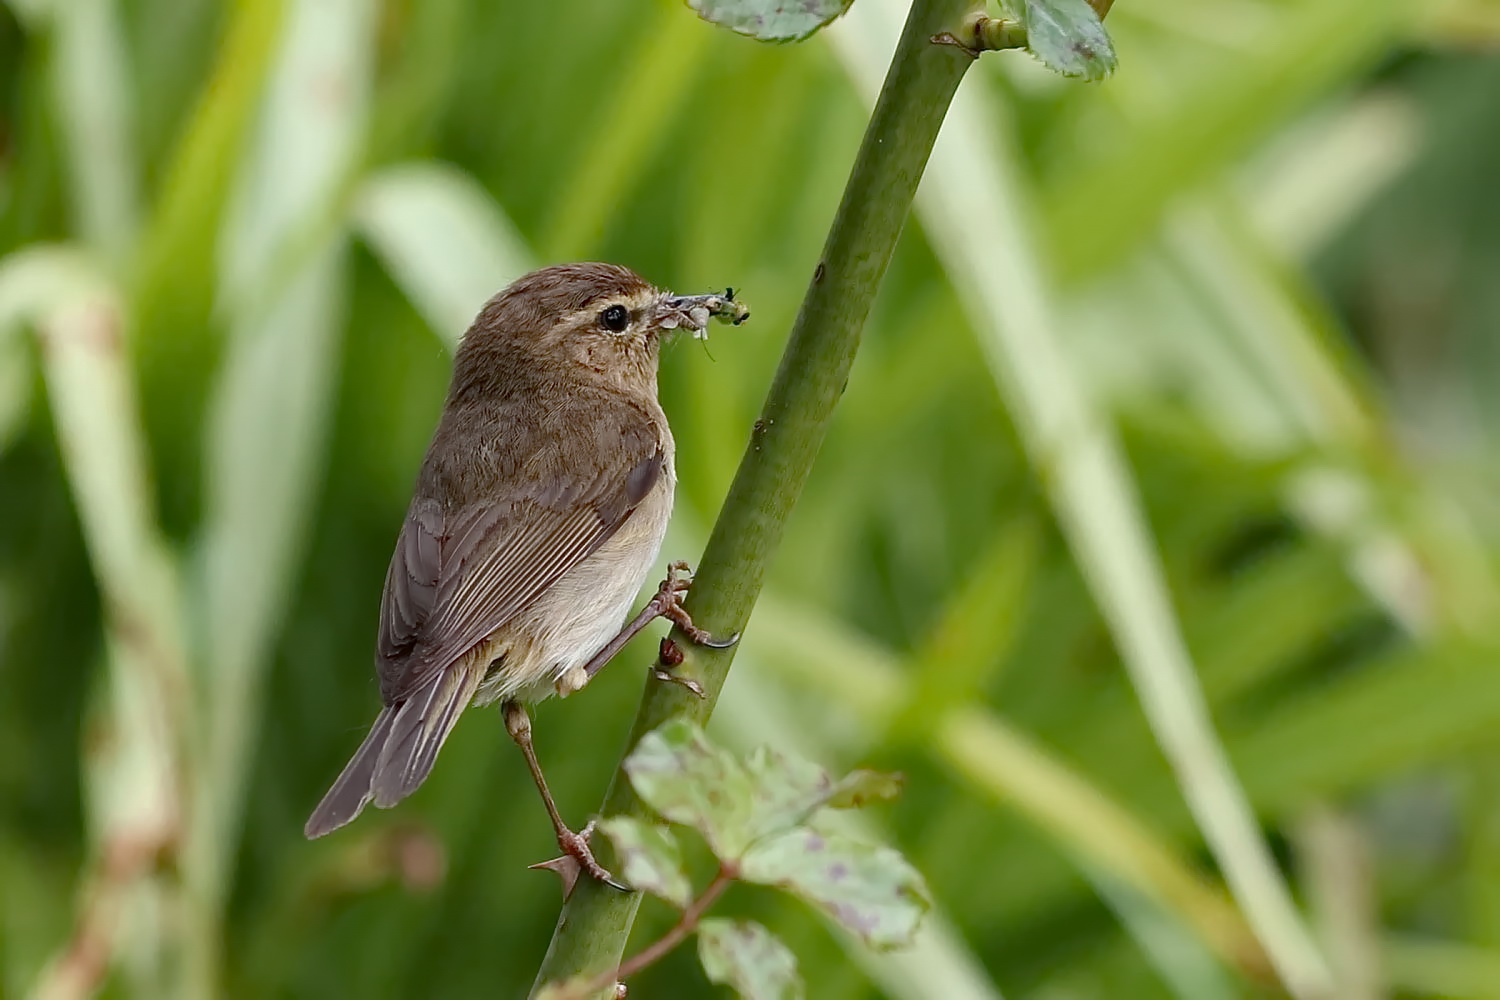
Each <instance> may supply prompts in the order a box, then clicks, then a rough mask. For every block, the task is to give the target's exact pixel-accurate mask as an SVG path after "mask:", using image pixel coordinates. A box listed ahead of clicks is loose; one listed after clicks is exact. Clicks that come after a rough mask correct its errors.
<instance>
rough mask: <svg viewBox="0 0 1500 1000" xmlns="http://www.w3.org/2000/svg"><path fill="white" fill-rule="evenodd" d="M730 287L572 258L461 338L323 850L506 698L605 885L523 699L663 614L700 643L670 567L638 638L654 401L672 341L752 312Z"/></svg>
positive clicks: (511, 720)
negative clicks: (479, 710)
mask: <svg viewBox="0 0 1500 1000" xmlns="http://www.w3.org/2000/svg"><path fill="white" fill-rule="evenodd" d="M733 298H734V295H733V291H732V290H731V291H729V292H726V293H725V294H723V295H697V296H677V295H673V294H671V293H669V292H663V291H659V290H658V289H656V288H653V287H652V286H651V285H650V284H648V283H647V282H646V281H645V280H644V279H642V278H641V277H640V276H639V275H637V274H636V273H635V272H633V271H631V270H629V269H628V268H624V267H619V266H616V265H613V264H597V263H587V264H566V265H561V266H557V267H548V268H543V269H542V270H540V271H534V272H532V273H531V274H528V275H526V276H525V277H523V278H520V279H519V280H517V281H516V282H515V283H514V284H512V285H511V286H510V287H509V288H507V289H505V290H504V291H503V292H501V293H500V294H499V295H496V296H495V297H494V298H493V299H491V300H490V301H489V302H487V303H486V304H485V306H484V308H483V309H482V310H481V311H480V313H479V315H478V317H477V318H476V319H475V320H474V323H473V325H472V326H470V327H469V330H468V332H467V333H466V334H465V335H464V338H463V342H462V343H461V345H460V346H459V349H458V354H457V356H456V357H455V359H454V365H453V381H452V384H451V386H450V387H449V390H448V398H447V402H446V404H445V405H444V408H443V414H442V418H441V420H440V422H439V423H438V428H437V432H436V433H435V434H434V435H433V439H432V444H431V445H430V446H429V447H428V449H427V456H426V458H425V459H424V461H423V463H422V470H421V473H420V475H419V476H418V478H417V486H416V493H415V496H413V498H412V502H411V507H410V509H409V510H408V511H407V514H406V521H405V523H404V524H403V525H402V526H401V534H400V537H399V538H398V539H397V540H396V551H395V553H394V554H393V555H392V556H391V565H390V569H389V571H388V572H387V574H386V580H385V592H384V594H383V596H382V598H381V605H380V627H379V636H378V640H377V645H376V652H375V670H376V673H377V674H378V676H379V678H380V694H381V699H382V701H383V702H384V708H382V709H381V711H380V714H379V716H377V717H376V719H375V724H374V726H373V727H372V728H371V730H370V734H369V735H368V736H367V737H365V741H364V743H363V744H362V745H361V746H360V748H359V750H358V751H357V752H356V753H355V754H354V758H353V759H352V760H350V761H349V763H348V765H347V766H346V767H345V768H344V771H343V773H342V774H340V775H339V777H338V780H337V781H335V782H334V784H333V787H332V788H331V789H330V790H329V792H328V794H327V795H326V796H324V798H323V801H322V802H321V803H319V805H318V807H317V809H315V810H314V811H313V814H312V816H311V818H309V819H308V821H307V826H306V827H305V830H304V832H305V833H306V834H307V836H308V837H320V836H322V835H323V834H325V833H328V832H329V831H331V830H335V829H337V828H338V827H341V826H343V825H344V824H345V823H348V822H350V821H351V820H353V819H354V818H355V817H356V816H358V815H359V813H360V811H361V810H362V809H363V808H364V807H365V804H366V803H368V802H372V801H373V802H374V803H375V805H376V806H378V807H380V808H388V807H390V806H393V805H395V804H396V803H397V802H399V801H401V800H402V799H404V798H405V797H406V796H408V795H410V794H411V793H412V792H413V791H415V790H416V788H417V786H418V785H420V784H421V783H422V782H423V780H424V779H426V777H427V775H428V774H429V773H431V771H432V766H433V763H434V761H435V760H436V759H437V754H438V751H439V750H440V749H441V748H442V745H443V741H444V740H445V739H446V738H447V736H448V734H449V732H451V731H452V729H453V725H454V723H455V722H457V721H458V717H459V714H460V713H461V712H462V711H463V710H464V709H465V708H466V707H467V706H469V705H470V704H474V705H485V704H489V703H491V702H494V701H500V702H502V704H503V708H504V716H505V722H506V728H507V730H508V731H509V732H510V734H511V737H512V738H513V739H514V740H515V741H516V743H517V744H518V745H519V746H520V748H521V751H522V753H523V754H524V755H525V757H526V762H527V765H528V767H529V768H530V770H531V774H532V777H533V779H534V780H535V781H536V785H537V788H538V790H539V791H540V792H541V795H542V801H543V803H544V804H545V805H546V808H547V812H548V815H549V816H550V817H551V820H552V824H553V826H554V828H555V829H556V831H557V838H558V844H559V846H561V848H562V849H563V851H564V855H565V856H571V857H572V858H574V859H576V860H577V862H578V864H579V865H580V866H581V867H582V868H583V869H585V870H587V871H589V872H590V873H591V874H593V875H594V876H595V877H597V878H601V879H606V880H609V875H608V873H607V872H605V871H604V870H603V869H602V868H601V867H600V866H599V865H598V863H597V862H596V861H595V860H594V858H593V855H592V853H591V852H590V851H589V848H588V843H587V830H585V832H584V834H583V835H579V834H576V833H574V832H573V831H572V830H570V829H569V828H568V827H567V825H566V824H564V823H563V821H562V818H561V816H560V815H559V814H558V811H557V807H556V805H555V804H554V803H553V800H552V795H551V793H550V792H549V791H548V789H547V783H546V780H545V779H544V778H543V777H542V771H541V767H540V765H539V764H538V763H537V759H536V754H535V752H534V750H533V748H532V745H531V724H530V720H529V719H528V718H527V715H526V710H525V708H524V707H523V705H524V704H525V703H527V702H534V701H538V700H541V699H543V698H546V697H548V696H550V695H551V694H552V693H553V692H554V691H555V692H556V693H558V694H559V695H567V694H569V693H571V692H573V691H576V690H578V689H579V688H581V687H583V685H584V684H586V683H588V681H589V679H590V678H591V677H592V676H593V675H594V674H595V673H597V672H598V670H599V669H600V668H601V667H603V666H604V664H605V663H606V662H608V660H609V658H610V657H611V656H613V655H614V654H615V653H617V652H618V651H619V650H620V648H621V647H623V646H624V644H625V642H626V641H628V640H629V639H630V638H631V636H633V635H634V634H635V633H636V632H638V631H640V630H641V628H643V627H644V626H645V625H646V624H648V623H649V622H650V621H651V620H652V619H654V618H656V617H658V616H666V617H668V618H670V619H671V620H673V621H674V622H676V623H677V624H678V625H679V626H681V627H682V628H683V629H684V631H685V632H686V633H687V634H688V635H689V637H690V638H692V639H693V640H694V641H696V642H702V643H707V644H714V645H728V644H730V643H732V642H733V641H734V638H730V639H729V640H727V641H725V642H723V643H719V642H717V641H716V640H714V639H713V638H712V637H711V636H709V635H708V634H707V633H705V632H703V631H701V630H699V629H697V628H694V627H693V625H692V622H691V620H689V619H688V617H687V614H686V612H684V611H683V609H682V606H681V604H680V595H681V593H682V591H683V590H685V589H686V581H685V580H684V579H682V578H681V577H680V576H679V575H678V571H679V570H680V569H685V566H682V564H674V566H673V567H672V571H671V572H669V573H668V576H667V579H666V581H664V582H663V584H662V586H661V588H660V589H659V590H658V592H657V594H656V596H655V597H654V598H652V599H651V601H650V602H649V603H648V604H647V605H646V607H645V609H643V610H642V611H641V613H640V614H638V615H637V616H636V617H635V618H634V619H633V620H632V621H631V622H630V623H629V624H628V625H626V626H625V628H624V629H621V623H622V622H623V620H624V618H625V616H626V614H627V613H628V612H629V610H630V605H631V602H632V601H633V600H634V599H635V595H636V594H637V593H638V592H639V591H640V588H641V585H642V584H643V583H645V580H646V577H647V575H648V574H649V573H650V571H651V567H652V565H653V564H654V563H655V561H656V557H657V553H658V551H659V550H660V548H661V542H662V537H663V535H665V533H666V529H667V518H668V516H669V515H670V514H671V511H672V492H673V486H674V484H675V482H676V474H675V471H674V468H673V461H672V459H673V442H672V433H671V431H670V430H669V429H668V427H667V419H666V415H665V414H664V413H663V412H662V409H661V406H660V405H659V404H658V403H657V400H656V368H657V356H658V354H659V350H660V344H661V337H662V335H663V333H664V332H665V331H669V330H674V329H678V328H687V329H690V330H692V331H693V332H694V335H695V336H696V335H700V334H701V332H702V331H703V329H704V327H705V326H706V324H707V322H708V320H709V318H710V317H712V316H719V317H723V318H727V319H729V320H731V321H732V322H735V323H738V322H741V321H743V320H744V319H746V318H748V316H749V313H748V311H746V310H745V309H744V308H743V306H742V305H740V304H739V303H736V302H734V301H733Z"/></svg>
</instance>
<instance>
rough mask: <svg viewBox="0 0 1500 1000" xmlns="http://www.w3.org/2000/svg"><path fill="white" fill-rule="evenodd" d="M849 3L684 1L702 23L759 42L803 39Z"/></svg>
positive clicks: (819, 0) (827, 0)
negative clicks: (707, 22)
mask: <svg viewBox="0 0 1500 1000" xmlns="http://www.w3.org/2000/svg"><path fill="white" fill-rule="evenodd" d="M851 3H853V0H799V2H797V3H787V2H786V0H688V6H689V7H691V8H693V10H695V11H697V12H698V16H699V17H701V18H703V19H704V20H705V21H712V22H713V23H714V24H719V25H723V26H724V27H726V28H728V29H729V30H731V31H736V32H738V33H740V34H741V35H749V36H750V37H751V38H758V39H760V40H761V41H763V42H794V41H797V40H798V39H801V38H806V37H807V36H808V35H811V34H812V33H813V32H815V31H817V30H818V29H819V28H821V27H823V26H824V25H825V24H828V23H829V22H830V21H832V20H833V19H834V18H836V17H838V16H839V15H840V14H842V13H843V12H844V11H846V10H848V9H849V4H851Z"/></svg>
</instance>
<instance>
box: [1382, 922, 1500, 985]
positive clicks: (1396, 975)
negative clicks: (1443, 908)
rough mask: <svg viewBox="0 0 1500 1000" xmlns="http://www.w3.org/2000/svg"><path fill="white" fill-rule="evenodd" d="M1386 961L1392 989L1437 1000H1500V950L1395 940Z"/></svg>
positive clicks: (1407, 938) (1388, 943)
mask: <svg viewBox="0 0 1500 1000" xmlns="http://www.w3.org/2000/svg"><path fill="white" fill-rule="evenodd" d="M1384 945H1385V946H1384V949H1383V955H1382V957H1383V959H1384V964H1385V967H1386V969H1387V971H1388V976H1389V978H1390V984H1391V986H1392V988H1394V989H1397V990H1400V991H1401V994H1402V995H1403V996H1412V997H1432V998H1434V1000H1500V951H1496V950H1495V949H1493V948H1478V947H1475V946H1474V945H1470V944H1464V943H1461V942H1457V941H1441V940H1431V939H1423V938H1418V937H1410V936H1401V937H1391V938H1388V939H1386V941H1385V942H1384Z"/></svg>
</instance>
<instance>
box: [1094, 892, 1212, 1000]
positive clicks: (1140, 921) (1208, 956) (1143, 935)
mask: <svg viewBox="0 0 1500 1000" xmlns="http://www.w3.org/2000/svg"><path fill="white" fill-rule="evenodd" d="M1083 870H1084V874H1085V875H1087V876H1088V878H1089V881H1090V882H1091V883H1092V884H1093V886H1094V891H1095V892H1097V893H1098V894H1099V897H1100V898H1101V899H1103V900H1104V901H1105V902H1106V903H1108V904H1109V907H1110V909H1112V910H1114V911H1115V914H1116V915H1117V916H1118V917H1119V918H1120V924H1121V925H1122V926H1123V927H1124V928H1125V929H1126V931H1128V932H1129V934H1130V936H1131V937H1133V938H1135V940H1136V943H1137V944H1138V945H1140V948H1141V950H1142V951H1143V952H1145V954H1146V956H1147V958H1148V959H1149V960H1150V962H1151V964H1152V965H1153V966H1155V967H1156V970H1157V971H1158V972H1159V973H1160V974H1161V977H1162V979H1163V980H1164V981H1165V982H1166V984H1167V985H1168V986H1169V987H1170V988H1171V989H1172V991H1173V992H1174V993H1175V994H1176V995H1177V997H1178V1000H1235V998H1236V997H1238V996H1240V992H1239V991H1238V990H1237V989H1236V988H1235V987H1234V986H1233V985H1232V984H1231V983H1230V981H1229V977H1228V976H1227V975H1225V973H1224V967H1223V966H1222V965H1220V964H1219V963H1218V962H1216V961H1214V956H1213V954H1212V953H1211V952H1210V951H1209V950H1208V949H1206V948H1204V947H1202V945H1201V943H1200V942H1198V941H1196V940H1194V938H1193V936H1192V934H1190V933H1189V932H1188V930H1187V929H1186V928H1185V927H1183V926H1182V924H1181V923H1179V922H1177V921H1176V920H1172V919H1170V916H1169V915H1168V914H1167V913H1165V912H1164V911H1163V910H1162V909H1161V908H1160V907H1159V906H1157V905H1156V904H1155V903H1154V902H1153V901H1152V900H1150V899H1149V898H1147V897H1144V896H1142V895H1140V894H1139V893H1138V892H1136V891H1134V890H1132V889H1131V888H1130V887H1128V886H1126V885H1123V884H1122V883H1120V882H1118V881H1117V880H1116V879H1114V878H1112V877H1110V876H1109V875H1107V874H1105V873H1103V872H1100V871H1097V870H1091V869H1090V867H1089V866H1088V865H1084V866H1083Z"/></svg>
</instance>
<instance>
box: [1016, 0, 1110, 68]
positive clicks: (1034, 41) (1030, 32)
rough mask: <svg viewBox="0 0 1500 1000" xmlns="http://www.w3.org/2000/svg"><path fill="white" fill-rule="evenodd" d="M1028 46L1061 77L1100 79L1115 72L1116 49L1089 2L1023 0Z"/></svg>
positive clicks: (1081, 0)
mask: <svg viewBox="0 0 1500 1000" xmlns="http://www.w3.org/2000/svg"><path fill="white" fill-rule="evenodd" d="M1021 6H1022V9H1023V10H1022V20H1023V21H1024V22H1025V24H1026V37H1027V47H1028V48H1029V49H1031V52H1032V54H1033V55H1035V56H1036V57H1037V58H1038V59H1040V60H1041V61H1042V62H1043V63H1045V64H1046V65H1047V66H1048V67H1050V68H1051V69H1054V70H1056V71H1057V72H1059V73H1061V74H1062V75H1063V76H1081V77H1083V78H1084V79H1085V80H1102V79H1104V78H1105V77H1106V76H1108V75H1109V74H1111V73H1113V72H1114V70H1115V47H1114V43H1112V42H1111V41H1110V40H1109V32H1107V31H1105V30H1104V23H1103V22H1102V21H1100V20H1099V14H1098V12H1097V11H1095V10H1094V8H1093V7H1092V6H1090V5H1089V3H1088V0H1022V4H1021Z"/></svg>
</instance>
